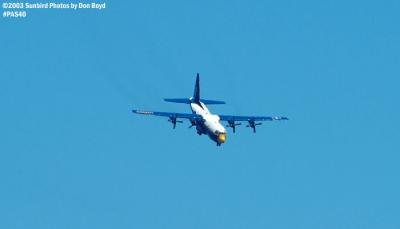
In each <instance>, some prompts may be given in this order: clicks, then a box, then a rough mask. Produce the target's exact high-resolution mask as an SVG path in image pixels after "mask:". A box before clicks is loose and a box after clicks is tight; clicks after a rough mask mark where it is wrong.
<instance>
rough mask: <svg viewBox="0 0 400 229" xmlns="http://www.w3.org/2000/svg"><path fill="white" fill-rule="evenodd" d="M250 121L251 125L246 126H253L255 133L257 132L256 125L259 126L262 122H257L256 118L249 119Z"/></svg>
mask: <svg viewBox="0 0 400 229" xmlns="http://www.w3.org/2000/svg"><path fill="white" fill-rule="evenodd" d="M248 122H249V125H246V127H251V128H252V129H253V133H255V132H256V126H259V125H261V124H262V123H261V122H259V123H256V122H255V121H254V120H249V121H248Z"/></svg>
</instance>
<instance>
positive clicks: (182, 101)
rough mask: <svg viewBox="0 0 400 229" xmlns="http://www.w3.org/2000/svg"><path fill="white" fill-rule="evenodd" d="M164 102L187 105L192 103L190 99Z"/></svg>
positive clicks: (166, 100)
mask: <svg viewBox="0 0 400 229" xmlns="http://www.w3.org/2000/svg"><path fill="white" fill-rule="evenodd" d="M164 101H165V102H170V103H187V104H190V103H192V101H191V100H190V99H164Z"/></svg>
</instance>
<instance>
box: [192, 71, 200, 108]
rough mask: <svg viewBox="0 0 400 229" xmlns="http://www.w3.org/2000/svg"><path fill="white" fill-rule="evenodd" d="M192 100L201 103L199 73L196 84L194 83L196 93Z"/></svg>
mask: <svg viewBox="0 0 400 229" xmlns="http://www.w3.org/2000/svg"><path fill="white" fill-rule="evenodd" d="M192 102H194V103H197V104H200V82H199V73H197V77H196V84H195V85H194V93H193V98H192Z"/></svg>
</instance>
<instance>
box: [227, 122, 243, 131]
mask: <svg viewBox="0 0 400 229" xmlns="http://www.w3.org/2000/svg"><path fill="white" fill-rule="evenodd" d="M240 125H242V123H235V121H234V120H228V125H226V127H230V128H232V130H233V133H235V130H236V126H240Z"/></svg>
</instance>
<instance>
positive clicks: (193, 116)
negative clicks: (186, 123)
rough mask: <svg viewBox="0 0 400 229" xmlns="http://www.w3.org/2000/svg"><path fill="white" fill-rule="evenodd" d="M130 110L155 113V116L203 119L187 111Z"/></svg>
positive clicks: (136, 112) (139, 112)
mask: <svg viewBox="0 0 400 229" xmlns="http://www.w3.org/2000/svg"><path fill="white" fill-rule="evenodd" d="M132 112H133V113H135V114H142V115H155V116H163V117H169V118H171V119H176V118H184V119H190V120H196V121H197V120H202V119H203V118H202V117H201V116H200V115H196V114H187V113H174V112H159V111H144V110H132Z"/></svg>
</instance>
